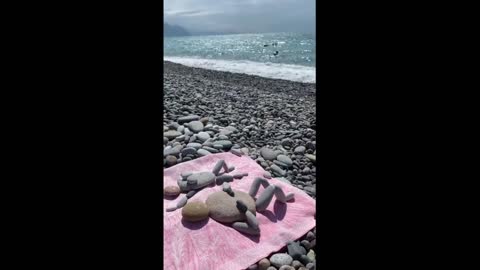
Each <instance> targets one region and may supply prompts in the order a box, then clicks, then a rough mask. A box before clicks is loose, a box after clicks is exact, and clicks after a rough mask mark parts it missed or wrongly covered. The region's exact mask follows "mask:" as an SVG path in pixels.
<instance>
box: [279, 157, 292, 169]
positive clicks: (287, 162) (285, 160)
mask: <svg viewBox="0 0 480 270" xmlns="http://www.w3.org/2000/svg"><path fill="white" fill-rule="evenodd" d="M277 160H278V161H280V162H282V163H285V164H286V165H287V166H288V167H290V166H292V164H293V161H292V160H291V159H290V158H289V157H288V156H286V155H278V156H277Z"/></svg>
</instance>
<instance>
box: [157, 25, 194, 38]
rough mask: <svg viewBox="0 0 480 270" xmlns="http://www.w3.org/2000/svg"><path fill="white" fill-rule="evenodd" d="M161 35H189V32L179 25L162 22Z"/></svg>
mask: <svg viewBox="0 0 480 270" xmlns="http://www.w3.org/2000/svg"><path fill="white" fill-rule="evenodd" d="M163 36H165V37H179V36H190V33H188V31H187V30H185V28H183V27H181V26H178V25H170V24H168V23H163Z"/></svg>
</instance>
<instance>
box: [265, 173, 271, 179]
mask: <svg viewBox="0 0 480 270" xmlns="http://www.w3.org/2000/svg"><path fill="white" fill-rule="evenodd" d="M263 177H265V178H267V179H271V178H272V175H271V174H270V173H269V172H267V171H265V172H264V173H263Z"/></svg>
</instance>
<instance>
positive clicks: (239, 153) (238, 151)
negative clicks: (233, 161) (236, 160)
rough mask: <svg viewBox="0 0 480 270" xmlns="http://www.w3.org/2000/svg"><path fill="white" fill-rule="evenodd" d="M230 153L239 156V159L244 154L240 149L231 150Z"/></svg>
mask: <svg viewBox="0 0 480 270" xmlns="http://www.w3.org/2000/svg"><path fill="white" fill-rule="evenodd" d="M230 152H231V153H232V154H234V155H236V156H239V157H241V156H242V152H241V151H240V150H238V149H230Z"/></svg>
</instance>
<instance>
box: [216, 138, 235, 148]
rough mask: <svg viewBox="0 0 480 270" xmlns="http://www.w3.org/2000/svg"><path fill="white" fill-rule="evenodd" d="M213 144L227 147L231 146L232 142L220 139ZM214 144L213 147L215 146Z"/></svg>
mask: <svg viewBox="0 0 480 270" xmlns="http://www.w3.org/2000/svg"><path fill="white" fill-rule="evenodd" d="M214 144H215V145H221V146H222V147H223V149H229V148H231V147H232V145H233V144H232V142H231V141H228V140H220V141H216V142H215V143H214ZM215 145H214V147H215Z"/></svg>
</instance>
